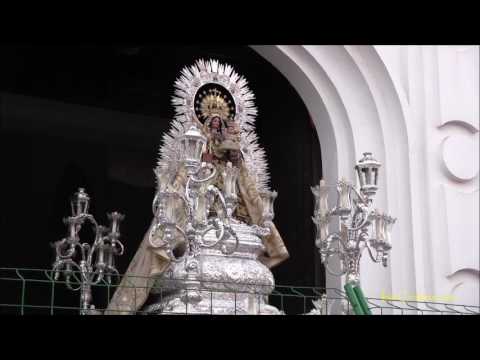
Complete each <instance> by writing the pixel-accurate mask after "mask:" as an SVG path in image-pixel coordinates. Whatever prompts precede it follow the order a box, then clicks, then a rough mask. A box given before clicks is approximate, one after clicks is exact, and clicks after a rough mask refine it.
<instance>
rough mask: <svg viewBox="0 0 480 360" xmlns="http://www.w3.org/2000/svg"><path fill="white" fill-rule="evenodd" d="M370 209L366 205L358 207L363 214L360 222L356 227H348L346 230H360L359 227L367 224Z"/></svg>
mask: <svg viewBox="0 0 480 360" xmlns="http://www.w3.org/2000/svg"><path fill="white" fill-rule="evenodd" d="M371 212H372V211H371V210H370V209H369V208H367V207H361V209H360V213H361V214H363V218H362V222H361V223H360V225H358V226H356V227H349V228H348V230H349V231H358V230H360V229H361V228H363V227H364V226H365V224H367V222H368V217H369V216H370V213H371Z"/></svg>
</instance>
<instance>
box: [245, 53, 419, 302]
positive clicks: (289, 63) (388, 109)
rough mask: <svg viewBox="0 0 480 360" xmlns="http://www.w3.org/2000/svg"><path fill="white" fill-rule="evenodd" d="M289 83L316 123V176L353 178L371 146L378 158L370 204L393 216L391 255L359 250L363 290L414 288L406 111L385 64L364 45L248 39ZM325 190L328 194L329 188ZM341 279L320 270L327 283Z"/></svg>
mask: <svg viewBox="0 0 480 360" xmlns="http://www.w3.org/2000/svg"><path fill="white" fill-rule="evenodd" d="M253 48H254V49H255V50H256V51H257V52H258V53H259V54H260V55H262V56H263V57H264V58H266V59H267V60H268V61H269V62H270V63H272V65H274V66H275V67H276V68H277V69H278V70H279V71H281V72H282V73H283V75H284V76H285V77H286V78H287V79H288V80H289V81H290V83H291V84H292V85H293V86H294V88H295V89H296V90H297V92H298V93H299V95H300V96H301V98H302V99H303V101H304V103H305V105H306V107H307V109H308V110H309V112H310V114H311V117H312V119H313V121H314V124H315V126H316V129H317V133H318V137H319V140H320V146H321V152H322V164H323V168H324V171H323V173H324V177H325V179H326V181H327V182H334V181H336V180H337V179H338V178H339V177H341V176H345V177H347V178H349V179H355V174H354V170H353V166H354V164H355V162H356V160H358V159H359V158H360V157H361V154H362V152H365V151H372V152H373V153H374V154H375V156H376V158H377V159H378V160H380V161H381V162H382V164H383V169H382V170H383V171H382V174H383V176H382V178H381V179H380V187H381V190H380V191H379V193H378V195H377V199H376V203H377V205H378V206H379V207H380V208H382V209H383V210H385V211H387V212H389V213H390V214H392V215H393V216H396V217H398V218H399V224H398V226H396V227H394V229H393V234H392V237H393V242H394V243H393V246H394V250H393V251H392V261H391V265H390V267H389V268H387V269H385V268H382V267H381V266H380V265H378V264H373V263H371V262H370V260H369V259H368V258H367V256H365V257H364V259H363V261H362V270H361V272H362V287H363V288H364V290H365V292H366V294H367V295H368V296H380V294H382V293H392V292H395V293H406V292H409V293H412V292H416V291H417V290H418V289H417V279H416V276H415V275H416V272H415V263H416V261H415V254H414V246H413V245H414V244H413V234H412V211H411V208H412V206H411V192H410V166H409V151H408V135H407V126H406V119H405V112H406V111H407V110H406V109H405V108H404V107H403V106H402V104H404V103H405V100H404V99H402V94H399V93H398V91H397V88H396V86H395V84H394V83H393V81H392V79H391V77H390V75H389V73H388V71H387V69H386V67H385V64H384V63H383V61H382V59H381V57H380V56H379V54H378V53H377V51H376V49H375V48H374V47H372V46H347V47H343V46H253ZM332 195H333V194H332ZM339 286H341V284H340V282H339V280H338V279H335V278H332V277H329V276H327V287H339Z"/></svg>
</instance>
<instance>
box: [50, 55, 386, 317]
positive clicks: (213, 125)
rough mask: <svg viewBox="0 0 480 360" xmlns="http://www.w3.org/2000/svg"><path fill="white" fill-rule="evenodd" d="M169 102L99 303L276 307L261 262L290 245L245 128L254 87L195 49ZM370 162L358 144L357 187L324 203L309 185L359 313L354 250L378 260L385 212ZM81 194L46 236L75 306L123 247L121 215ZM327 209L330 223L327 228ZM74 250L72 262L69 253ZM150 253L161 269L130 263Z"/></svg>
mask: <svg viewBox="0 0 480 360" xmlns="http://www.w3.org/2000/svg"><path fill="white" fill-rule="evenodd" d="M172 103H173V106H174V108H175V117H174V119H173V120H172V122H171V126H170V130H169V131H168V132H167V133H165V134H164V136H163V144H162V145H161V147H160V158H159V160H158V164H157V167H156V168H155V169H154V173H155V177H156V183H157V187H156V193H155V196H154V199H153V204H152V211H153V221H152V225H151V227H150V229H149V230H148V232H147V234H146V236H145V239H144V242H143V243H142V244H145V246H142V245H141V246H140V247H139V250H138V251H137V254H136V255H135V257H134V260H132V263H131V265H130V267H129V270H127V273H126V274H125V276H124V279H123V280H122V283H121V284H120V286H119V288H118V289H117V293H116V294H115V295H114V297H113V300H112V301H111V304H110V305H109V308H108V309H107V310H109V309H115V310H118V313H130V314H132V313H138V312H139V311H140V310H141V311H140V312H141V313H143V314H159V315H160V314H237V315H248V314H265V315H279V314H283V312H282V311H280V310H279V309H277V308H275V307H274V306H272V305H269V304H268V296H269V295H270V294H271V293H272V291H273V290H274V288H275V282H274V278H273V274H272V272H271V271H270V268H272V267H273V266H276V265H278V264H280V263H281V262H282V261H284V260H285V259H287V258H288V257H289V254H288V251H287V249H286V248H285V246H284V243H283V240H282V238H281V236H280V234H279V233H278V230H277V229H276V227H275V225H274V223H273V220H274V201H275V198H276V197H277V192H276V191H272V190H271V189H270V187H269V180H270V179H269V173H268V164H267V161H266V155H265V151H264V149H263V148H262V147H261V146H260V144H259V143H258V137H257V134H256V132H255V117H256V114H257V109H256V107H255V104H254V94H253V93H252V91H251V90H250V89H249V88H248V86H247V81H246V80H245V78H244V77H242V76H240V75H239V74H237V73H236V72H235V71H234V69H233V68H232V67H231V66H230V65H227V64H221V63H219V62H218V61H216V60H208V61H204V60H198V61H197V62H196V63H195V64H194V65H192V66H189V67H185V68H184V69H183V70H182V72H181V75H180V77H179V78H178V79H177V80H176V82H175V93H174V96H173V99H172ZM379 168H380V163H379V162H377V161H376V160H375V159H373V157H372V154H370V153H365V154H364V157H363V159H362V160H360V162H359V163H358V164H357V166H356V170H357V174H358V177H359V181H360V191H357V190H356V188H355V187H354V186H353V184H350V183H349V182H347V181H345V180H343V179H342V180H341V181H339V182H338V183H337V184H336V188H337V191H338V200H337V204H336V206H335V207H334V208H333V209H332V210H329V208H328V202H327V193H328V186H327V185H326V184H325V183H324V181H323V180H321V181H320V184H319V185H317V186H315V187H312V192H313V194H314V197H315V212H314V216H313V217H312V219H313V221H314V223H315V225H316V229H317V231H316V241H315V243H316V246H317V247H318V248H319V250H320V254H321V259H322V262H323V263H324V265H325V267H326V269H327V271H329V272H331V269H330V266H329V260H330V259H331V258H332V257H335V256H336V257H337V258H338V259H339V260H340V263H341V265H342V266H341V271H340V272H339V273H335V272H333V273H334V274H335V275H339V276H341V275H345V274H346V278H347V279H346V285H345V290H346V293H347V296H348V298H349V300H350V302H351V304H352V305H353V309H354V312H355V313H358V314H361V313H369V312H368V308H365V306H366V305H365V304H364V298H363V294H362V293H361V290H360V287H359V284H360V283H359V263H360V257H361V254H362V252H363V250H364V249H365V248H366V249H367V250H368V253H369V255H370V256H371V258H372V260H373V261H375V262H380V261H381V262H382V263H383V265H384V266H386V265H387V259H388V254H389V251H390V249H391V242H390V236H389V231H390V227H391V225H392V224H393V223H394V222H395V219H393V218H392V217H390V216H388V215H386V214H383V213H381V212H380V211H379V210H377V209H374V208H373V206H372V203H373V196H374V195H375V193H376V191H377V186H378V175H379ZM89 201H90V199H89V197H88V195H87V194H86V193H85V190H84V189H80V190H79V192H78V193H76V194H75V196H74V198H73V199H72V216H70V217H68V218H67V219H65V222H66V224H67V225H68V227H69V232H68V236H67V237H66V238H64V239H62V240H60V241H57V242H56V243H55V249H56V260H55V263H54V265H53V270H54V271H55V273H56V276H57V278H58V276H60V274H61V273H62V274H63V275H64V276H65V278H66V284H67V286H68V287H69V288H70V289H72V290H80V292H81V311H80V313H81V314H101V313H102V312H100V311H98V310H95V307H94V306H93V305H92V304H91V298H92V295H91V287H92V285H95V284H97V283H99V282H100V281H102V280H104V279H106V280H107V281H108V282H109V283H111V276H112V274H118V271H117V269H116V268H115V265H114V257H115V256H119V255H121V254H122V253H123V245H122V244H121V242H120V240H119V237H120V232H119V223H120V221H121V220H123V218H124V216H123V215H122V214H119V213H117V212H113V213H111V214H109V219H110V220H111V224H110V227H109V228H107V227H104V226H100V225H98V224H97V223H96V221H95V219H94V218H93V216H92V215H91V214H89V213H88V207H89ZM335 217H338V218H339V220H340V230H339V231H337V232H333V233H329V230H328V229H329V223H330V222H332V221H333V220H334V218H335ZM85 222H90V223H91V224H92V225H93V228H94V233H95V238H94V241H93V245H91V246H90V245H89V244H87V243H83V244H82V243H81V242H80V239H79V236H78V232H79V231H80V229H81V226H82V225H83V224H84V223H85ZM149 252H150V253H149ZM78 255H80V263H78V261H75V260H74V259H75V258H76V257H78ZM150 258H152V259H153V260H152V261H153V263H154V264H155V265H158V266H157V267H158V268H161V271H157V272H155V273H152V272H150V270H147V269H142V268H140V267H139V266H138V265H137V263H141V262H142V261H138V259H150ZM149 265H150V263H149ZM72 269H77V270H79V273H80V276H79V279H77V280H78V281H77V283H78V284H79V286H77V287H74V286H72V285H71V283H72V282H71V278H72V276H73V275H74V273H75V272H73V271H72ZM139 269H140V270H142V271H140V272H141V275H143V276H145V275H148V276H151V277H152V279H153V280H152V283H151V284H150V286H148V291H143V292H136V291H135V290H133V293H132V290H131V289H127V286H125V285H124V284H125V282H126V280H128V279H127V278H128V277H135V275H138V272H139ZM135 270H136V271H135ZM147 293H148V294H147ZM147 295H149V296H153V297H155V296H156V301H154V302H153V304H150V305H148V306H145V307H142V306H141V305H142V304H143V302H144V300H145V298H146V296H147ZM142 296H143V297H142ZM139 299H143V300H140V301H139ZM324 301H325V298H321V299H319V300H317V301H314V302H313V304H314V306H315V309H314V310H312V312H310V313H309V314H325V313H326V311H325V309H324V306H323V304H324ZM138 302H140V303H138ZM125 309H127V310H125ZM105 313H112V312H108V311H107V312H105ZM113 314H115V312H113Z"/></svg>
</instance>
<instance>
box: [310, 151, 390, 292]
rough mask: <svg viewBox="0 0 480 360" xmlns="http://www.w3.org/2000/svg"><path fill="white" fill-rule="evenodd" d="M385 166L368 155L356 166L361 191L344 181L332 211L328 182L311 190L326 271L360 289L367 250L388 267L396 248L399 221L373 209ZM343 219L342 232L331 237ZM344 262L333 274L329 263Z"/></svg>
mask: <svg viewBox="0 0 480 360" xmlns="http://www.w3.org/2000/svg"><path fill="white" fill-rule="evenodd" d="M380 166H381V164H380V163H379V162H378V161H377V160H375V159H374V158H373V157H372V153H369V152H367V153H364V154H363V158H362V159H361V160H360V161H359V162H358V163H357V165H356V166H355V170H356V173H357V176H358V179H359V182H360V191H358V190H357V189H356V188H355V187H354V185H353V184H351V183H349V182H348V181H346V180H345V179H341V180H340V181H338V182H337V184H336V190H337V201H336V206H335V207H333V208H332V209H329V206H328V199H327V198H328V189H329V188H330V187H331V186H328V185H326V184H325V181H324V180H321V181H320V184H319V185H316V186H314V187H312V188H311V190H312V192H313V195H314V197H315V210H314V216H313V217H312V220H313V222H314V223H315V225H316V237H315V245H316V246H317V247H318V248H319V250H320V255H321V260H322V262H323V263H324V265H325V269H326V270H327V271H328V272H329V273H330V274H332V275H335V276H342V275H345V274H346V283H350V284H353V285H359V283H360V259H361V256H362V253H363V250H364V249H365V248H366V249H367V251H368V254H369V255H370V257H371V259H372V260H373V261H374V262H381V263H382V264H383V266H387V263H388V256H389V252H390V249H391V248H392V245H391V241H390V230H391V227H392V225H393V224H394V223H395V221H396V219H394V218H392V217H391V216H389V215H387V214H385V213H382V212H380V211H379V210H378V209H375V208H374V207H373V198H374V196H375V194H376V192H377V190H378V176H379V169H380ZM335 218H338V219H339V229H338V231H335V232H332V233H329V224H330V222H332V221H333V220H334V219H335ZM332 257H337V258H339V259H340V266H341V269H340V271H339V272H335V271H332V269H331V268H330V266H329V260H330V259H331V258H332Z"/></svg>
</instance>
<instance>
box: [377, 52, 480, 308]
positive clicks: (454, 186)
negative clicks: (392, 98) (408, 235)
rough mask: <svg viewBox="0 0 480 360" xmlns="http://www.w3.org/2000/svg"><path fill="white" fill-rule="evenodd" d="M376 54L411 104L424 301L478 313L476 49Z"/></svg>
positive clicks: (413, 167)
mask: <svg viewBox="0 0 480 360" xmlns="http://www.w3.org/2000/svg"><path fill="white" fill-rule="evenodd" d="M376 50H377V51H378V53H379V55H380V56H381V58H382V60H383V61H384V63H385V65H386V68H387V70H388V72H389V73H390V75H391V77H392V78H393V79H394V81H396V82H397V83H398V84H399V85H400V86H399V87H398V91H402V92H404V96H405V97H406V98H407V99H408V101H407V103H406V104H405V106H406V107H407V109H406V113H408V114H409V117H410V118H409V119H407V127H408V128H409V149H410V152H411V153H412V154H414V156H413V157H412V159H411V168H412V169H414V172H415V175H414V178H415V179H414V180H415V182H416V185H415V186H417V187H418V188H419V190H420V191H421V193H418V196H417V197H414V198H413V199H412V200H413V203H412V206H414V207H416V208H417V209H421V211H420V212H418V215H419V217H420V218H419V219H416V221H417V222H419V223H421V224H419V227H421V228H422V231H421V232H420V233H421V234H422V235H420V239H419V240H420V241H419V242H418V245H417V246H421V247H422V251H420V252H422V256H421V260H420V261H419V262H418V266H421V267H422V279H421V281H422V282H424V283H425V284H426V285H425V286H424V289H425V290H424V291H426V292H427V293H426V294H422V295H435V296H437V297H440V298H442V297H447V298H450V300H451V301H452V302H455V303H463V304H476V305H478V304H479V292H480V289H479V271H480V266H479V233H478V226H479V225H478V222H479V194H478V189H479V186H478V185H479V177H478V165H479V159H478V155H479V142H478V131H479V81H478V79H479V47H478V46H376ZM420 233H419V234H420ZM440 300H441V299H440Z"/></svg>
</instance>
